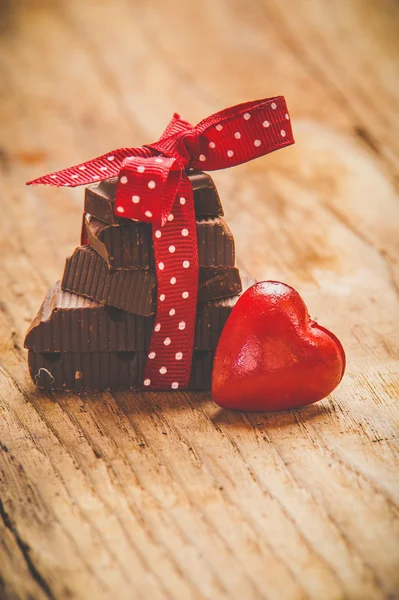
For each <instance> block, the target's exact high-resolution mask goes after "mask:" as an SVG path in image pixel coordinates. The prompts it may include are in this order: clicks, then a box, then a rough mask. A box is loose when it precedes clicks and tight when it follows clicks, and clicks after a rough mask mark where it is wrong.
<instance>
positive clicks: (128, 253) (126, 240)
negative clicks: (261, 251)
mask: <svg viewBox="0 0 399 600" xmlns="http://www.w3.org/2000/svg"><path fill="white" fill-rule="evenodd" d="M85 227H86V234H87V241H88V243H89V244H90V246H91V247H92V248H94V250H95V251H96V252H97V253H98V254H99V255H100V256H101V257H102V258H103V259H104V260H105V261H106V262H107V263H108V265H109V267H110V268H111V269H149V268H154V251H153V245H152V231H151V225H149V224H148V223H135V222H133V221H127V220H126V219H125V223H122V224H120V225H119V224H114V225H110V224H109V223H104V222H103V221H100V220H99V219H97V218H95V217H93V216H92V215H89V214H86V218H85ZM197 240H198V258H199V264H200V266H201V267H202V266H204V267H212V266H214V267H216V266H222V265H223V266H234V260H235V252H234V239H233V235H232V233H231V231H230V229H229V228H228V226H227V224H226V223H225V222H224V220H223V219H220V218H218V217H217V218H215V219H206V220H205V219H203V220H200V221H197Z"/></svg>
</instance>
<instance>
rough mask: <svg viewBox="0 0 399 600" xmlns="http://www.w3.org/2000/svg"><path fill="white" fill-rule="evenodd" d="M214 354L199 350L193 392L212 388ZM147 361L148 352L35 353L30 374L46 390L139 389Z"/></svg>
mask: <svg viewBox="0 0 399 600" xmlns="http://www.w3.org/2000/svg"><path fill="white" fill-rule="evenodd" d="M213 356H214V355H213V353H212V352H211V351H209V350H208V351H201V350H197V351H195V352H194V355H193V362H192V371H191V380H190V384H189V386H188V387H189V389H192V390H207V389H210V387H211V380H212V365H213ZM146 361H147V354H146V353H145V352H43V353H42V352H33V351H31V350H30V351H29V354H28V362H29V372H30V375H31V377H32V379H33V381H34V382H35V383H36V385H38V386H39V387H40V388H43V389H45V390H63V391H74V392H83V391H85V390H90V391H104V390H126V389H136V390H137V389H139V388H140V386H141V385H142V382H143V376H144V368H145V364H146Z"/></svg>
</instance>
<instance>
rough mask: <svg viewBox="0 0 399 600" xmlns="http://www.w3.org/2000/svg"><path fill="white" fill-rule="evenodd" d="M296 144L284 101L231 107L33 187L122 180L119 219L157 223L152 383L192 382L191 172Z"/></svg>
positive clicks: (178, 123) (194, 267) (194, 266)
mask: <svg viewBox="0 0 399 600" xmlns="http://www.w3.org/2000/svg"><path fill="white" fill-rule="evenodd" d="M293 143H294V138H293V135H292V130H291V123H290V117H289V114H288V111H287V107H286V103H285V100H284V98H283V97H282V96H278V97H276V98H269V99H264V100H256V101H254V102H246V103H244V104H239V105H237V106H233V107H231V108H227V109H226V110H223V111H220V112H218V113H215V114H214V115H211V116H210V117H208V118H207V119H204V120H203V121H201V122H200V123H199V124H198V125H196V126H195V127H193V126H192V125H190V123H188V122H187V121H184V120H183V119H181V117H180V116H179V115H178V114H175V115H174V116H173V118H172V120H171V122H170V123H169V125H168V126H167V128H166V130H165V132H164V133H163V135H162V137H161V138H160V139H159V140H158V141H157V142H155V143H154V144H149V145H148V146H143V147H140V148H120V149H119V150H114V151H113V152H109V153H107V154H104V155H103V156H100V157H98V158H95V159H93V160H89V161H87V162H85V163H82V164H80V165H77V166H75V167H70V168H68V169H64V170H62V171H57V172H55V173H52V174H50V175H45V176H44V177H40V178H39V179H35V180H34V181H30V182H29V183H28V185H31V184H39V183H42V184H46V185H55V186H71V187H75V186H78V185H85V184H89V183H94V182H96V181H99V180H102V179H108V178H110V177H115V176H118V184H117V188H116V197H115V206H114V210H115V214H116V215H117V216H119V217H124V218H126V219H134V220H136V221H145V222H148V223H152V225H153V243H154V254H155V261H156V272H157V281H158V302H157V317H156V320H155V325H154V330H153V333H152V338H151V344H150V350H149V354H148V361H147V365H146V369H145V374H144V386H146V387H148V388H150V389H178V388H184V387H187V385H188V383H189V379H190V372H191V361H192V353H193V343H194V329H195V319H196V304H197V291H198V270H199V265H198V248H197V230H196V219H195V212H194V200H193V192H192V188H191V185H190V181H189V179H188V177H187V174H186V170H187V169H189V168H190V169H198V170H204V169H205V170H216V169H225V168H228V167H233V166H234V165H238V164H241V163H244V162H247V161H249V160H253V159H254V158H258V157H259V156H263V155H264V154H268V153H269V152H273V151H274V150H278V149H279V148H283V147H284V146H289V145H290V144H293Z"/></svg>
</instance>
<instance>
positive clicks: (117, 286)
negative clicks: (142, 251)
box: [61, 246, 241, 317]
mask: <svg viewBox="0 0 399 600" xmlns="http://www.w3.org/2000/svg"><path fill="white" fill-rule="evenodd" d="M61 287H62V289H63V290H66V291H68V292H73V293H75V294H78V295H81V296H86V297H87V298H91V299H93V300H96V301H97V302H100V303H103V304H107V305H109V306H114V307H115V308H122V309H123V310H127V311H128V312H131V313H134V314H136V315H141V316H143V317H147V316H150V315H154V314H155V313H156V303H157V279H156V274H155V271H152V270H148V269H147V270H144V269H140V270H138V269H125V270H120V271H110V269H109V268H108V265H107V263H106V262H105V261H104V260H103V259H102V258H101V256H99V255H98V254H97V253H96V252H95V251H94V250H93V249H92V248H91V247H90V246H79V247H78V248H76V250H75V252H74V253H73V254H72V256H71V257H70V258H67V260H66V265H65V271H64V277H63V279H62V283H61ZM240 293H241V279H240V274H239V272H238V269H236V268H235V267H201V268H200V270H199V282H198V302H199V303H203V302H209V301H211V300H217V299H219V298H228V297H230V296H236V295H237V294H240Z"/></svg>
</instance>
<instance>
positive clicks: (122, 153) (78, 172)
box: [27, 147, 154, 187]
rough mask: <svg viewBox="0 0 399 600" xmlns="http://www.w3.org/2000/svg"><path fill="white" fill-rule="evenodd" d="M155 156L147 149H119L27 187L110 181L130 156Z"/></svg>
mask: <svg viewBox="0 0 399 600" xmlns="http://www.w3.org/2000/svg"><path fill="white" fill-rule="evenodd" d="M153 155H154V152H153V151H151V150H150V149H149V148H145V147H142V148H119V149H118V150H113V151H112V152H107V154H103V155H102V156H99V157H97V158H93V159H92V160H89V161H87V162H84V163H81V164H79V165H75V166H73V167H68V168H67V169H62V170H61V171H55V172H54V173H50V174H48V175H44V176H43V177H39V178H38V179H33V180H32V181H28V182H27V185H39V184H42V185H52V186H57V187H61V186H67V187H77V186H79V185H87V184H89V183H95V182H96V181H101V180H103V179H109V178H110V177H116V176H117V175H118V174H119V171H120V168H121V165H122V163H123V161H124V160H125V159H126V158H127V157H129V156H139V157H142V158H147V157H149V156H153Z"/></svg>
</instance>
